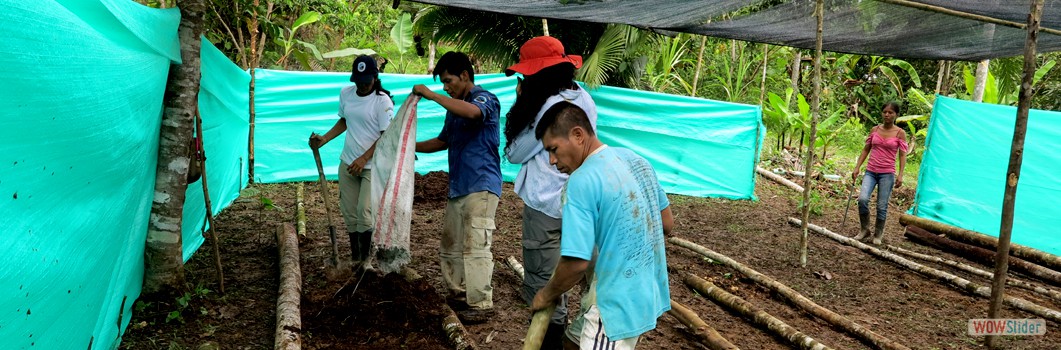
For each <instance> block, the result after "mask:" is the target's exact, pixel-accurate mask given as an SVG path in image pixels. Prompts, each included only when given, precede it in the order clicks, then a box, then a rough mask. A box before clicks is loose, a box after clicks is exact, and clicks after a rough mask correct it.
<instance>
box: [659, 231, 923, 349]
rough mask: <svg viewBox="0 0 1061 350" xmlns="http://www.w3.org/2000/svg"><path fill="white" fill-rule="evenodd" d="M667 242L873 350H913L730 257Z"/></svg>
mask: <svg viewBox="0 0 1061 350" xmlns="http://www.w3.org/2000/svg"><path fill="white" fill-rule="evenodd" d="M667 241H668V242H670V243H671V244H674V245H677V246H679V247H682V248H686V249H689V250H692V251H694V252H696V253H699V254H700V255H703V256H706V257H708V258H710V259H711V260H714V261H717V262H720V263H722V264H724V265H726V266H728V267H730V268H732V269H734V270H737V272H740V273H741V274H744V275H745V276H747V277H748V278H750V279H751V280H753V281H755V282H756V283H759V284H760V285H762V286H765V287H767V288H770V289H771V290H773V291H775V292H777V294H778V295H780V296H782V297H784V298H785V299H788V301H790V302H792V304H794V305H796V306H798V307H800V308H801V309H803V310H804V311H807V312H808V313H810V314H811V315H814V316H815V317H817V318H820V319H822V320H824V321H826V322H828V323H830V324H832V325H833V326H836V327H838V328H840V329H843V330H844V331H845V332H847V333H848V334H851V335H853V336H855V337H856V338H858V339H860V340H862V341H863V342H865V343H867V344H870V345H872V346H873V347H874V348H877V349H887V350H910V348H908V347H906V346H904V345H902V344H899V343H897V342H895V341H893V340H891V339H888V338H886V337H884V336H882V335H880V334H877V333H875V332H873V331H872V330H870V329H869V328H866V327H865V326H862V325H860V324H858V323H855V322H854V321H852V320H850V319H848V318H847V317H844V316H842V315H840V314H838V313H836V312H833V311H832V310H829V309H826V308H824V307H822V306H821V305H818V304H817V303H815V302H814V301H813V300H810V299H808V298H807V297H805V296H803V295H802V294H799V292H797V291H796V290H795V289H792V288H790V287H789V286H787V285H785V284H783V283H781V282H778V281H777V280H775V279H773V278H771V277H770V276H767V275H764V274H762V273H760V272H759V271H755V269H752V268H750V267H748V266H745V265H743V264H741V263H739V262H737V261H736V260H733V259H731V258H730V257H728V256H725V255H722V254H719V253H717V252H715V251H712V250H710V249H707V248H706V247H704V246H701V245H699V244H696V243H693V242H690V241H687V240H684V239H681V238H677V237H671V238H669V239H667Z"/></svg>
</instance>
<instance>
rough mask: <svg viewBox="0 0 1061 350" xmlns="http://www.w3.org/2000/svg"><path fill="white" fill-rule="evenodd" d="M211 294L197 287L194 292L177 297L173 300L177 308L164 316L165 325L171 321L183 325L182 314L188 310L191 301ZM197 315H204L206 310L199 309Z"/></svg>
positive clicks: (208, 290) (207, 290) (200, 286)
mask: <svg viewBox="0 0 1061 350" xmlns="http://www.w3.org/2000/svg"><path fill="white" fill-rule="evenodd" d="M212 292H213V291H211V290H210V289H207V288H205V287H203V286H202V285H199V286H196V287H195V289H194V290H192V291H190V292H184V294H181V296H179V297H177V299H176V300H175V301H176V303H177V305H176V307H177V308H176V309H175V310H172V311H170V312H169V313H167V314H166V323H170V322H171V321H177V322H180V323H184V312H185V310H186V309H188V307H189V306H190V305H192V303H193V301H195V300H202V299H205V298H206V296H207V295H209V294H210V293H212ZM199 313H200V314H201V315H206V314H207V313H208V311H207V310H206V308H202V307H200V308H199Z"/></svg>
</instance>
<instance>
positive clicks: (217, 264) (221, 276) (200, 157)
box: [195, 107, 225, 294]
mask: <svg viewBox="0 0 1061 350" xmlns="http://www.w3.org/2000/svg"><path fill="white" fill-rule="evenodd" d="M195 135H196V136H197V137H196V143H197V145H196V147H198V148H197V152H198V154H197V155H196V157H195V161H196V162H198V163H199V171H200V174H201V176H200V179H201V180H202V181H203V201H204V202H206V224H207V227H208V230H209V232H210V244H211V245H212V246H213V248H214V268H215V273H216V274H217V283H218V287H219V288H220V290H221V294H225V272H224V270H223V269H222V268H221V247H220V245H221V244H220V243H218V241H217V230H215V229H214V209H213V206H212V205H211V204H210V188H209V187H208V186H207V183H206V148H205V147H204V146H203V144H204V141H203V116H202V115H201V114H199V108H198V107H196V108H195Z"/></svg>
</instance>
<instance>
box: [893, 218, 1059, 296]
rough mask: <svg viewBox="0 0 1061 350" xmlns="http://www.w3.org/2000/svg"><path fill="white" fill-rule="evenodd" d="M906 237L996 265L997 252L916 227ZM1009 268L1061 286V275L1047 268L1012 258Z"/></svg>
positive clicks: (912, 226)
mask: <svg viewBox="0 0 1061 350" xmlns="http://www.w3.org/2000/svg"><path fill="white" fill-rule="evenodd" d="M906 237H908V238H910V239H912V240H914V241H916V242H923V243H925V244H928V245H931V246H934V247H937V248H940V249H943V250H946V251H949V252H951V253H955V254H957V255H961V256H963V257H966V258H970V259H973V260H977V261H979V262H982V263H984V264H988V265H994V264H995V252H993V251H990V250H987V249H984V248H980V247H977V246H974V245H969V244H965V243H961V242H958V241H955V240H951V239H947V238H945V237H940V236H937V235H934V234H932V233H930V232H928V231H925V230H923V229H921V228H920V227H917V226H915V225H907V226H906ZM1009 267H1010V268H1012V269H1014V270H1016V271H1020V272H1023V273H1026V274H1029V275H1031V276H1035V277H1036V278H1038V279H1041V280H1043V281H1047V282H1050V283H1051V284H1054V285H1057V286H1061V273H1059V272H1057V271H1054V270H1050V269H1047V268H1045V267H1042V266H1039V265H1036V264H1032V263H1030V262H1027V261H1024V260H1023V259H1019V258H1015V257H1011V258H1010V259H1009Z"/></svg>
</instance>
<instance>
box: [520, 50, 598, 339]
mask: <svg viewBox="0 0 1061 350" xmlns="http://www.w3.org/2000/svg"><path fill="white" fill-rule="evenodd" d="M580 67H582V57H580V56H577V55H568V54H566V53H565V52H564V46H563V44H562V43H561V42H560V40H557V39H556V38H553V37H550V36H540V37H536V38H533V39H530V40H528V41H527V42H526V43H525V44H523V46H522V47H520V59H519V63H517V64H514V65H512V66H511V67H509V68H508V69H507V70H506V74H508V75H512V74H515V73H520V74H522V75H523V76H524V79H523V80H522V82H520V83H519V92H518V96H517V97H516V102H515V104H513V106H512V108H511V109H509V113H508V116H507V121H506V122H505V130H504V134H505V141H506V143H507V145H506V146H505V157H506V158H507V159H508V161H509V162H511V163H512V164H520V165H521V167H520V170H519V173H518V174H517V175H516V179H515V180H514V181H513V183H514V185H515V191H516V194H517V195H519V197H520V198H521V199H523V204H524V205H523V264H524V267H525V271H526V272H525V274H524V278H523V286H522V289H521V290H520V292H521V296H522V297H523V301H524V302H526V303H527V304H528V305H529V304H530V303H531V300H532V299H533V298H534V295H535V294H536V293H538V290H540V289H541V288H542V287H544V286H545V283H546V282H548V281H549V278H550V277H552V275H553V269H555V268H556V264H557V263H558V262H559V261H560V236H561V216H562V213H561V205H560V193H561V190H562V189H563V187H564V183H565V182H567V177H568V176H567V174H564V173H561V172H560V171H558V170H557V169H556V167H555V166H553V165H552V164H550V163H549V152H546V150H545V147H543V146H542V142H541V141H539V140H538V139H537V138H535V137H534V126H535V125H537V123H538V122H539V121H540V120H541V118H542V115H543V114H544V113H545V111H546V110H548V109H549V107H552V106H553V105H555V104H556V103H558V102H561V101H567V102H570V103H573V104H575V105H577V106H579V107H580V108H582V110H583V111H585V112H586V114H587V116H588V117H589V122H590V124H591V125H592V127H593V129H594V130H596V123H597V106H596V104H594V103H593V99H592V98H591V97H590V96H589V93H588V92H586V90H585V89H583V88H581V87H580V86H579V85H578V84H577V83H575V70H576V69H578V68H580ZM566 324H567V300H566V297H563V298H561V301H560V303H559V304H558V305H557V308H556V312H554V313H553V315H552V319H551V322H550V324H549V328H548V330H547V332H546V335H545V340H544V342H543V344H542V349H550V350H551V349H561V348H562V346H563V345H562V343H563V342H562V339H563V334H564V330H565V326H566Z"/></svg>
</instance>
